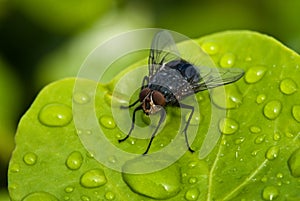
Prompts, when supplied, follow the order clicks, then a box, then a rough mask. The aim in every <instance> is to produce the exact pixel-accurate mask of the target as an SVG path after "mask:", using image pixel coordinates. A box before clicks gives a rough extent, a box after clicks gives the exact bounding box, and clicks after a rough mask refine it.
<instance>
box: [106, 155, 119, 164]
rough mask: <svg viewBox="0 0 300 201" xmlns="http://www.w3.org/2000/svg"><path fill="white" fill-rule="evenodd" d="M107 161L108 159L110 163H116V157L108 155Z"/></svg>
mask: <svg viewBox="0 0 300 201" xmlns="http://www.w3.org/2000/svg"><path fill="white" fill-rule="evenodd" d="M108 161H109V162H110V163H116V162H117V158H116V157H115V156H110V157H109V158H108Z"/></svg>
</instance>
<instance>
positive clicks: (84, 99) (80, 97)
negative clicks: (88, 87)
mask: <svg viewBox="0 0 300 201" xmlns="http://www.w3.org/2000/svg"><path fill="white" fill-rule="evenodd" d="M73 100H74V102H75V103H78V104H85V103H88V102H89V101H90V97H89V96H88V95H87V94H86V93H84V92H76V93H74V95H73Z"/></svg>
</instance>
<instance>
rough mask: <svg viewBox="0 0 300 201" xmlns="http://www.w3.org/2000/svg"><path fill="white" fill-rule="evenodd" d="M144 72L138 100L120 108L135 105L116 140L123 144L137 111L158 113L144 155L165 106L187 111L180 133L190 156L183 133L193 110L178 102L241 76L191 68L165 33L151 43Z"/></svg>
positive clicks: (240, 73) (230, 70)
mask: <svg viewBox="0 0 300 201" xmlns="http://www.w3.org/2000/svg"><path fill="white" fill-rule="evenodd" d="M148 71H149V75H148V76H145V77H144V79H143V83H142V87H141V91H140V93H139V99H138V100H136V101H135V102H134V103H132V104H130V105H128V106H121V108H123V109H124V108H131V107H133V106H135V105H136V104H137V103H139V105H138V106H137V107H136V108H135V109H134V111H133V116H132V124H131V128H130V130H129V132H128V134H127V135H126V137H124V138H123V139H120V140H119V142H123V141H125V140H126V139H127V138H128V137H129V136H130V135H131V133H132V131H133V129H134V124H135V115H136V112H137V111H139V110H142V111H143V112H144V113H145V114H146V115H151V114H155V113H160V119H159V122H158V125H157V127H156V128H155V130H154V132H153V133H152V135H151V138H150V141H149V144H148V147H147V149H146V151H145V152H144V154H147V153H148V151H149V149H150V146H151V144H152V141H153V139H154V137H155V135H156V133H157V131H158V128H159V127H160V125H161V124H162V123H163V121H164V120H165V117H166V113H165V110H163V108H164V107H166V106H173V107H181V108H184V109H187V110H190V115H189V117H188V120H187V122H186V125H185V127H184V129H183V133H184V135H185V142H186V145H187V148H188V150H189V151H190V152H194V150H193V149H192V148H191V146H190V144H189V141H188V136H187V129H188V126H189V124H190V121H191V118H192V116H193V113H194V107H193V106H192V105H187V104H183V103H180V102H179V101H181V100H182V99H184V98H185V97H187V96H190V95H192V94H195V93H198V92H200V91H204V90H207V89H211V88H215V87H218V86H222V85H226V84H230V83H233V82H235V81H237V80H239V79H240V78H241V77H242V76H243V75H244V71H243V70H242V69H238V68H227V69H224V68H208V67H196V66H194V65H193V64H192V63H189V62H188V61H186V60H184V59H182V58H181V57H180V56H179V52H178V50H177V47H176V45H175V42H174V40H173V37H172V36H171V34H170V33H169V32H167V31H160V32H158V33H157V34H156V35H155V36H154V38H153V40H152V45H151V49H150V55H149V58H148Z"/></svg>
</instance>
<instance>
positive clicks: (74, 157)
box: [66, 151, 83, 170]
mask: <svg viewBox="0 0 300 201" xmlns="http://www.w3.org/2000/svg"><path fill="white" fill-rule="evenodd" d="M82 161H83V157H82V155H81V153H80V152H79V151H74V152H72V153H71V154H70V155H69V156H68V159H67V161H66V166H67V167H68V168H69V169H71V170H78V169H79V168H80V167H81V164H82Z"/></svg>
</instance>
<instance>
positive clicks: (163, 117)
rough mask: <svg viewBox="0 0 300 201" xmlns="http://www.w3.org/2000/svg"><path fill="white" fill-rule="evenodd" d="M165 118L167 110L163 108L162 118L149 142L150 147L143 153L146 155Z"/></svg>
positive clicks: (161, 111)
mask: <svg viewBox="0 0 300 201" xmlns="http://www.w3.org/2000/svg"><path fill="white" fill-rule="evenodd" d="M165 118H166V112H165V110H163V109H162V110H160V119H159V122H158V124H157V127H156V128H155V130H154V132H153V133H152V135H151V138H150V141H149V144H148V147H147V149H146V151H145V152H144V153H143V155H146V154H147V153H148V151H149V149H150V146H151V144H152V141H153V139H154V137H155V135H156V133H157V131H158V129H159V127H160V125H161V124H162V122H163V121H164V120H165Z"/></svg>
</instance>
